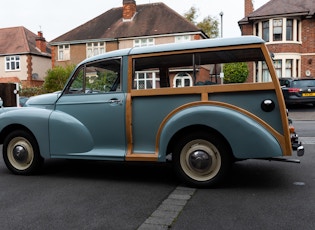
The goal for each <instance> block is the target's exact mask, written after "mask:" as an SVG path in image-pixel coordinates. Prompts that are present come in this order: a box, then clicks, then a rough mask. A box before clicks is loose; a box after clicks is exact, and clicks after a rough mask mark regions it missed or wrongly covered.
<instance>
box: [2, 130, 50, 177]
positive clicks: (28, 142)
mask: <svg viewBox="0 0 315 230" xmlns="http://www.w3.org/2000/svg"><path fill="white" fill-rule="evenodd" d="M2 152H3V159H4V162H5V164H6V166H7V168H8V169H9V170H10V171H11V172H13V173H14V174H19V175H29V174H33V173H35V172H38V170H39V169H40V167H41V165H42V164H43V161H44V159H43V158H42V157H41V156H40V154H39V147H38V144H37V142H36V140H35V138H34V137H33V136H32V135H31V134H30V133H28V132H26V131H24V130H17V131H13V132H11V133H10V134H9V135H8V136H7V137H6V138H5V140H4V143H3V151H2Z"/></svg>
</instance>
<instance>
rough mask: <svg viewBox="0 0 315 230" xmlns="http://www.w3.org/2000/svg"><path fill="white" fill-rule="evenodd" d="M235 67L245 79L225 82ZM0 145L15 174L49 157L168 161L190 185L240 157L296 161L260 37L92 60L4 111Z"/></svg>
mask: <svg viewBox="0 0 315 230" xmlns="http://www.w3.org/2000/svg"><path fill="white" fill-rule="evenodd" d="M229 63H245V64H246V66H247V69H248V76H247V81H246V82H245V83H230V84H223V83H224V77H226V76H224V74H223V71H222V70H223V69H224V66H225V65H228V64H229ZM0 142H1V144H3V158H4V162H5V164H6V166H7V167H8V169H9V170H10V171H12V172H13V173H14V174H20V175H28V174H32V173H35V172H38V170H39V169H40V168H41V166H42V164H43V161H44V159H49V158H62V159H88V160H111V161H143V162H149V161H150V162H167V161H171V162H172V164H173V165H174V169H175V172H176V173H177V175H178V176H179V177H180V178H181V179H182V180H183V181H184V182H185V183H186V184H188V185H190V186H194V187H208V186H214V185H217V184H218V183H220V182H222V181H224V178H225V176H226V175H227V173H228V171H229V169H230V167H231V165H232V163H233V162H235V161H237V160H245V159H260V158H261V159H276V158H283V159H285V157H287V156H291V155H292V148H291V141H290V132H289V126H288V117H287V114H286V108H285V104H284V99H283V95H282V92H281V88H280V85H279V81H278V79H277V76H276V73H275V69H274V66H273V62H272V60H271V58H270V55H269V52H268V50H267V48H266V46H265V42H264V41H263V40H262V39H260V38H258V37H254V36H244V37H238V38H223V39H206V40H197V41H191V42H187V43H174V44H164V45H156V46H148V47H135V48H130V49H123V50H117V51H112V52H108V53H105V54H102V55H98V56H95V57H91V58H88V59H86V60H84V61H83V62H82V63H80V64H79V65H78V66H77V67H76V68H75V70H74V71H73V73H72V74H71V76H70V77H69V80H68V81H67V83H66V85H65V87H64V89H63V90H62V91H60V92H56V93H51V94H44V95H39V96H35V97H32V98H30V99H29V100H28V101H27V102H26V107H22V108H2V109H1V110H0ZM297 151H298V155H303V153H304V149H303V146H299V148H298V150H297Z"/></svg>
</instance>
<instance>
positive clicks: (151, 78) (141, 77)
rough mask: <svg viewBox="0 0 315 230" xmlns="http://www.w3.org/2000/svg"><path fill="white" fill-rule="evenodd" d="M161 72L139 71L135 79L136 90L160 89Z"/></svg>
mask: <svg viewBox="0 0 315 230" xmlns="http://www.w3.org/2000/svg"><path fill="white" fill-rule="evenodd" d="M158 73H159V71H158V70H157V71H152V72H151V71H138V72H136V76H135V79H134V84H135V85H134V87H133V88H135V89H156V88H160V78H159V77H158Z"/></svg>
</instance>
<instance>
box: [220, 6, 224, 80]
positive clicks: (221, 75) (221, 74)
mask: <svg viewBox="0 0 315 230" xmlns="http://www.w3.org/2000/svg"><path fill="white" fill-rule="evenodd" d="M220 17H221V38H223V12H222V11H221V12H220ZM220 67H221V72H220V79H221V84H223V78H224V73H223V64H221V66H220Z"/></svg>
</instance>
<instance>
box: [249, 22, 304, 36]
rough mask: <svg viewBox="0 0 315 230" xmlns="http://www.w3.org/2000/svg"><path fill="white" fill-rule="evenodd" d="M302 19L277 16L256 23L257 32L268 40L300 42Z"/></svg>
mask: <svg viewBox="0 0 315 230" xmlns="http://www.w3.org/2000/svg"><path fill="white" fill-rule="evenodd" d="M300 24H301V22H300V20H298V19H289V18H276V19H269V20H265V21H260V22H257V23H256V24H255V30H254V31H255V32H256V35H257V36H260V37H261V38H262V39H264V40H265V41H266V42H287V41H289V42H300V41H301V39H300V37H301V35H300V29H299V28H300Z"/></svg>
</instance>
